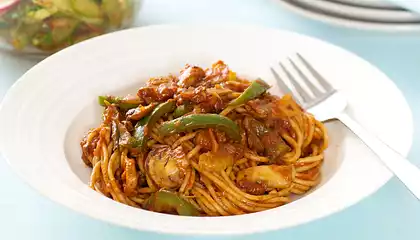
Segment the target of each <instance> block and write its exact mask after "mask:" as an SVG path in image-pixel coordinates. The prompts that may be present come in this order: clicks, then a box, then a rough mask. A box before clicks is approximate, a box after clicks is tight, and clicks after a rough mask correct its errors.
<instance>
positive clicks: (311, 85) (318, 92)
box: [289, 58, 322, 97]
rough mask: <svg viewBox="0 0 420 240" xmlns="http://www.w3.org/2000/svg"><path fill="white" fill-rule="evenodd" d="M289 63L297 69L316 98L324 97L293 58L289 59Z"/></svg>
mask: <svg viewBox="0 0 420 240" xmlns="http://www.w3.org/2000/svg"><path fill="white" fill-rule="evenodd" d="M289 62H290V63H291V64H292V66H293V67H294V68H295V70H296V71H297V73H298V74H299V76H300V77H301V78H302V79H303V81H304V82H305V84H306V85H307V86H308V88H309V89H310V90H311V91H312V93H313V94H314V95H315V97H318V96H321V95H322V93H321V91H319V89H318V88H317V87H315V85H314V84H313V83H312V81H311V80H309V79H308V77H307V76H306V75H305V74H304V73H303V72H302V70H300V67H298V66H297V65H296V64H295V62H294V61H293V60H292V59H291V58H289Z"/></svg>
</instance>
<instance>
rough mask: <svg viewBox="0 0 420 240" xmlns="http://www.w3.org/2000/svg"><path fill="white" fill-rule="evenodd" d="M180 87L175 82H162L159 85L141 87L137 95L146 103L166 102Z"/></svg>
mask: <svg viewBox="0 0 420 240" xmlns="http://www.w3.org/2000/svg"><path fill="white" fill-rule="evenodd" d="M177 90H178V88H177V86H176V85H175V84H174V83H162V84H160V85H159V86H158V87H155V86H153V87H141V88H140V89H139V90H138V92H137V96H138V97H139V98H140V100H141V101H142V102H143V103H145V104H151V103H153V102H164V101H166V100H168V99H170V98H173V97H174V95H175V93H176V92H177Z"/></svg>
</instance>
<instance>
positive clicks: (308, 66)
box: [296, 53, 334, 92]
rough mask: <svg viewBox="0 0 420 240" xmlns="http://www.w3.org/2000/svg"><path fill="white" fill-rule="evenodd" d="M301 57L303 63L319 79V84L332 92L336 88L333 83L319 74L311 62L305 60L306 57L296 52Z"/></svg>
mask: <svg viewBox="0 0 420 240" xmlns="http://www.w3.org/2000/svg"><path fill="white" fill-rule="evenodd" d="M296 54H297V56H298V57H299V59H300V60H301V61H302V63H303V64H304V65H305V67H306V68H307V69H308V70H309V72H311V74H312V75H313V76H314V77H315V79H316V80H318V82H319V84H320V85H321V86H322V87H323V88H324V90H325V91H326V92H330V91H332V90H334V88H333V87H332V86H331V84H329V83H328V81H327V80H325V78H324V77H323V76H321V74H319V73H318V72H317V71H316V70H315V69H314V68H313V67H312V65H311V64H309V63H308V61H306V60H305V58H303V57H302V55H300V54H299V53H296Z"/></svg>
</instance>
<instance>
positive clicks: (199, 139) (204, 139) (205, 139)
mask: <svg viewBox="0 0 420 240" xmlns="http://www.w3.org/2000/svg"><path fill="white" fill-rule="evenodd" d="M195 144H196V145H199V146H200V147H201V148H202V149H203V150H207V151H210V150H211V148H212V143H211V138H210V133H209V131H208V130H207V129H205V130H201V131H200V132H199V133H198V134H197V136H196V137H195Z"/></svg>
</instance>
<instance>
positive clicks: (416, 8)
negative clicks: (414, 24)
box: [349, 0, 420, 13]
mask: <svg viewBox="0 0 420 240" xmlns="http://www.w3.org/2000/svg"><path fill="white" fill-rule="evenodd" d="M349 1H351V0H349ZM387 1H388V2H390V3H392V4H394V5H397V6H400V7H403V8H405V9H409V10H410V11H413V12H417V13H420V1H418V0H387Z"/></svg>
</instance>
